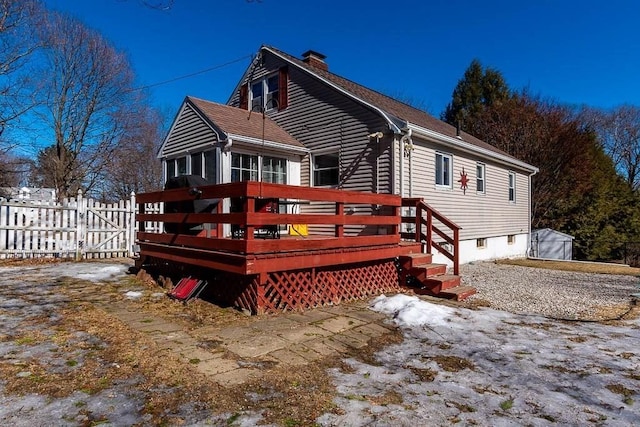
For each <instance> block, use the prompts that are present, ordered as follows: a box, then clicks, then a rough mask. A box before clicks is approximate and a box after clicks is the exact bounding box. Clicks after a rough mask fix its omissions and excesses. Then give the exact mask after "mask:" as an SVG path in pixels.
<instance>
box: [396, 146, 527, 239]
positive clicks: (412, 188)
mask: <svg viewBox="0 0 640 427" xmlns="http://www.w3.org/2000/svg"><path fill="white" fill-rule="evenodd" d="M413 145H414V150H413V151H412V152H411V159H407V158H405V159H404V161H405V174H404V177H405V197H409V196H410V197H423V198H424V199H425V201H426V202H427V203H428V204H429V205H431V206H433V207H434V208H435V209H437V210H438V211H440V212H441V213H442V214H444V215H445V216H447V217H448V218H449V219H451V220H452V221H454V222H455V223H457V224H458V225H459V226H461V227H462V230H461V232H460V238H461V239H462V240H467V239H475V238H479V237H494V236H504V235H509V234H521V233H527V232H528V227H529V178H528V175H527V174H526V173H524V172H522V171H518V170H516V169H510V168H508V167H507V166H505V165H502V164H498V163H495V162H491V161H488V160H486V159H482V158H479V157H477V158H474V157H473V156H470V155H469V154H465V153H462V152H460V151H457V150H452V149H450V148H447V147H444V146H440V145H438V144H435V143H431V142H427V141H421V140H417V139H415V138H414V140H413ZM436 152H442V153H446V154H450V155H452V163H453V165H452V171H453V172H452V177H451V180H452V186H451V188H450V189H441V188H437V187H436V185H435V159H436ZM478 162H480V163H483V164H484V165H485V193H484V194H479V193H477V192H476V164H477V163H478ZM409 165H411V166H410V167H409ZM463 168H464V171H465V173H466V174H467V177H468V178H469V182H468V187H467V191H466V194H465V193H464V192H463V190H462V189H461V188H460V182H458V180H459V179H460V177H461V175H460V174H461V172H462V169H463ZM410 170H411V172H410ZM510 171H511V172H514V173H515V175H516V201H515V203H512V202H509V184H508V183H509V172H510ZM410 183H411V184H410ZM410 193H411V194H410Z"/></svg>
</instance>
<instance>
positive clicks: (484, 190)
mask: <svg viewBox="0 0 640 427" xmlns="http://www.w3.org/2000/svg"><path fill="white" fill-rule="evenodd" d="M478 167H481V168H482V191H478V181H479V180H480V179H479V178H478ZM476 194H479V195H485V194H487V165H486V164H484V163H482V162H477V163H476Z"/></svg>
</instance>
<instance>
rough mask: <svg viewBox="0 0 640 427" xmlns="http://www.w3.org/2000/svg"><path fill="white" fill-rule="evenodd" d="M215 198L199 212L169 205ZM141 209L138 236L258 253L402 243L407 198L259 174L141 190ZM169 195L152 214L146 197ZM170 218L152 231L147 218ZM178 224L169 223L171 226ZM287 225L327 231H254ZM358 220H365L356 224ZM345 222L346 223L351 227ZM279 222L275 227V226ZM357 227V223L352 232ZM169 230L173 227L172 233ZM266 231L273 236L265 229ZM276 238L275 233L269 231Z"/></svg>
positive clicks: (158, 241)
mask: <svg viewBox="0 0 640 427" xmlns="http://www.w3.org/2000/svg"><path fill="white" fill-rule="evenodd" d="M195 200H200V201H207V200H209V201H211V202H212V206H215V207H214V208H213V209H211V210H210V211H208V212H202V213H193V212H188V211H187V210H188V209H183V211H179V212H175V209H173V210H174V212H171V211H170V210H168V209H167V206H169V204H172V206H173V207H174V208H175V206H185V204H184V203H183V202H192V201H195ZM271 200H272V201H276V203H278V204H282V203H285V204H293V205H299V206H300V207H301V209H297V210H298V211H302V212H308V213H279V212H277V211H276V212H265V211H260V207H261V206H263V205H264V204H265V203H264V202H265V201H267V202H268V201H271ZM137 202H138V209H139V214H138V215H137V217H136V219H137V221H138V226H139V232H138V241H139V242H141V243H142V242H147V243H155V244H162V245H174V246H181V247H187V248H194V249H199V250H210V251H225V252H232V253H239V254H260V253H275V252H286V251H302V250H322V249H338V248H350V247H351V248H354V247H363V246H376V245H394V244H395V245H397V244H398V243H399V242H400V234H399V227H400V222H401V216H400V214H401V213H400V207H401V206H402V199H401V198H400V197H399V196H395V195H388V194H373V193H363V192H354V191H345V190H334V189H325V188H310V187H300V186H290V185H282V184H268V183H260V182H254V181H245V182H237V183H231V184H218V185H207V186H201V187H197V188H180V189H175V190H165V191H157V192H152V193H144V194H139V195H138V196H137ZM156 202H164V203H165V209H164V213H160V212H158V211H155V212H154V213H149V212H148V211H147V210H146V206H147V204H152V203H156ZM313 204H316V205H318V204H320V205H322V206H323V207H324V208H325V210H324V212H328V211H327V207H329V210H330V212H328V213H315V212H313V213H312V209H311V207H313ZM159 223H164V227H162V226H160V227H154V229H152V230H149V229H147V228H148V227H146V225H147V224H159ZM169 224H173V225H174V226H175V225H178V226H177V227H167V225H169ZM198 224H205V225H208V227H205V228H206V229H205V230H203V231H202V232H200V233H198V234H197V235H190V234H189V233H188V232H185V231H184V230H186V229H188V228H189V226H190V225H198ZM286 224H304V225H307V226H310V228H311V230H312V231H313V226H323V227H324V229H325V230H326V229H327V226H329V229H330V230H331V232H330V234H329V235H324V236H319V237H321V238H314V237H316V236H311V235H310V236H297V237H294V236H289V237H288V238H282V239H277V238H260V237H261V234H260V233H256V231H259V230H264V229H265V228H266V229H267V230H268V229H269V227H274V226H275V227H278V226H281V225H286ZM355 226H359V227H355ZM345 227H346V230H345ZM271 229H273V228H271ZM353 229H356V230H359V231H357V232H355V233H354V232H353ZM168 231H169V232H168ZM262 237H268V235H266V236H265V235H262ZM271 237H274V236H271Z"/></svg>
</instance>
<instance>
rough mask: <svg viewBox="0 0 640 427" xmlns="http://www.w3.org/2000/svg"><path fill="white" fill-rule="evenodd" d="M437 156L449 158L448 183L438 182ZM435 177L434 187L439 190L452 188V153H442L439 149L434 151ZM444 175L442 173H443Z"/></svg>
mask: <svg viewBox="0 0 640 427" xmlns="http://www.w3.org/2000/svg"><path fill="white" fill-rule="evenodd" d="M438 156H442V158H448V159H449V174H448V175H449V184H438V175H437V173H438ZM435 174H436V175H435V177H434V178H435V179H434V182H435V183H436V184H435V185H436V188H437V189H441V190H452V189H453V155H452V154H449V153H443V152H441V151H436V155H435ZM443 176H444V175H443Z"/></svg>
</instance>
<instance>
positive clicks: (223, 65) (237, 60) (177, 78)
mask: <svg viewBox="0 0 640 427" xmlns="http://www.w3.org/2000/svg"><path fill="white" fill-rule="evenodd" d="M252 57H253V55H244V56H242V57H240V58H237V59H234V60H232V61H229V62H225V63H224V64H220V65H215V66H213V67H209V68H205V69H204V70H200V71H196V72H194V73H190V74H185V75H182V76H178V77H174V78H172V79H169V80H164V81H161V82H157V83H151V84H149V85H146V86H140V87H136V88H133V89H129V90H128V91H127V92H134V91H138V90H144V89H149V88H152V87H156V86H161V85H166V84H168V83H173V82H175V81H178V80H183V79H188V78H190V77H194V76H198V75H200V74H205V73H208V72H211V71H215V70H218V69H220V68H224V67H227V66H229V65H233V64H235V63H237V62H240V61H244V60H245V59H251V58H252Z"/></svg>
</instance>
